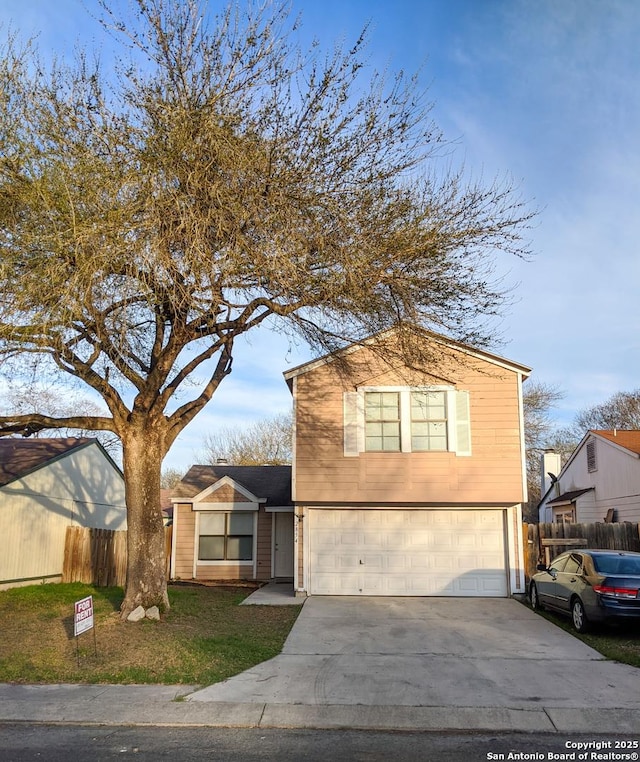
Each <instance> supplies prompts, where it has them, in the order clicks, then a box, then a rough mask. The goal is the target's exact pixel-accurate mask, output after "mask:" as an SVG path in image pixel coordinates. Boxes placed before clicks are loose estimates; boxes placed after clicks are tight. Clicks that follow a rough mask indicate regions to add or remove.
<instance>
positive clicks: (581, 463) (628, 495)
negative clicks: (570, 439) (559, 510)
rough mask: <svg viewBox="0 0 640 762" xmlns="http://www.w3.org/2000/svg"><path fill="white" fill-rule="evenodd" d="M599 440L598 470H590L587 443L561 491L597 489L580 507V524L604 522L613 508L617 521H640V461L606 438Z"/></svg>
mask: <svg viewBox="0 0 640 762" xmlns="http://www.w3.org/2000/svg"><path fill="white" fill-rule="evenodd" d="M595 440H596V464H597V470H596V471H592V472H591V473H590V472H589V470H588V468H587V447H586V441H585V442H584V443H583V445H582V447H581V448H580V451H579V452H577V453H576V455H575V457H574V459H573V461H572V462H571V463H570V464H569V466H568V468H567V470H566V471H565V473H564V474H563V475H562V479H561V483H560V492H570V491H571V490H578V489H586V488H587V487H595V491H594V492H592V493H585V495H581V496H580V497H579V498H578V501H577V504H576V521H577V522H578V523H589V522H592V521H603V520H604V517H605V516H606V515H607V511H608V509H609V508H615V509H616V514H615V517H616V521H633V522H637V521H640V459H638V458H637V457H634V456H633V455H632V454H629V453H628V452H626V451H624V450H621V449H619V448H618V447H617V446H615V445H613V444H610V443H608V442H606V441H603V440H602V439H598V438H595Z"/></svg>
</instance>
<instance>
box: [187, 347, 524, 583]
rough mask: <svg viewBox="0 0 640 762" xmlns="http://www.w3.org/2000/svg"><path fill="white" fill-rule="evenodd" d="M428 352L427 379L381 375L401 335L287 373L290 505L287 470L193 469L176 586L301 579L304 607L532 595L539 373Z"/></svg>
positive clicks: (467, 355)
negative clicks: (531, 421) (318, 598)
mask: <svg viewBox="0 0 640 762" xmlns="http://www.w3.org/2000/svg"><path fill="white" fill-rule="evenodd" d="M425 340H428V341H429V342H431V343H432V350H433V351H432V355H433V357H434V358H435V359H434V361H433V362H432V363H431V365H430V367H428V368H425V369H424V370H423V371H421V372H418V371H416V370H412V371H409V370H408V369H407V368H404V367H400V368H398V367H394V368H393V369H392V368H391V367H390V366H389V364H388V363H386V362H384V361H383V360H381V359H380V352H379V351H378V350H379V349H380V343H381V342H384V341H393V334H384V335H381V336H380V337H374V338H372V339H370V340H369V341H368V342H365V343H363V344H362V345H358V346H353V347H349V348H348V349H346V350H344V351H342V352H340V353H336V354H332V355H328V356H326V357H323V358H321V359H319V360H316V361H313V362H310V363H307V364H305V365H302V366H300V367H298V368H294V369H292V370H290V371H288V372H286V373H285V379H286V381H287V383H288V385H289V388H290V389H291V392H292V396H293V405H294V448H293V449H294V460H293V465H292V468H291V470H290V471H289V472H288V479H289V480H290V482H289V483H288V485H287V489H288V490H289V492H286V491H284V492H283V491H281V488H280V487H281V486H282V482H279V484H280V487H278V488H277V489H276V488H275V483H274V484H273V485H272V487H269V484H270V482H274V479H275V478H276V477H277V478H280V472H279V471H278V468H279V467H274V466H264V467H253V468H251V469H250V468H249V467H244V470H243V467H240V466H237V467H231V466H220V467H218V466H216V467H211V466H194V468H193V469H192V470H191V471H190V472H189V473H188V474H187V476H186V477H185V479H184V480H183V482H182V483H181V484H180V485H179V487H178V488H177V491H176V493H175V495H174V498H173V502H174V544H173V553H172V556H173V557H172V576H173V577H175V578H182V579H192V578H193V579H202V580H206V579H243V578H248V579H255V580H265V581H266V580H268V579H272V578H274V577H275V578H278V577H281V576H285V577H292V578H293V581H294V587H295V590H296V592H297V594H299V595H301V596H303V595H416V596H423V595H441V596H449V595H451V596H508V595H511V594H512V593H518V592H524V589H525V588H524V573H523V562H522V536H521V531H522V530H521V524H522V521H521V506H522V503H523V502H524V501H525V500H526V479H525V466H524V436H523V417H522V382H523V380H524V379H525V378H526V377H527V376H528V374H529V369H528V368H526V367H525V366H523V365H519V364H517V363H513V362H511V361H509V360H505V359H503V358H501V357H498V356H496V355H493V354H490V353H487V352H482V351H477V350H474V349H472V348H471V347H468V346H464V345H460V344H457V343H454V342H450V341H447V340H445V339H443V338H441V337H436V336H432V335H429V336H428V338H425ZM280 468H282V467H280ZM294 561H295V562H294Z"/></svg>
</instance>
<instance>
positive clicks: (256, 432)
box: [203, 413, 293, 466]
mask: <svg viewBox="0 0 640 762" xmlns="http://www.w3.org/2000/svg"><path fill="white" fill-rule="evenodd" d="M292 443H293V419H292V416H291V413H283V414H281V415H274V416H272V417H271V418H265V419H264V420H261V421H256V422H255V423H252V424H248V425H247V426H227V427H223V428H221V429H220V430H218V431H216V432H215V433H212V434H209V435H208V436H207V437H206V439H205V441H204V452H203V462H205V463H216V462H217V461H218V460H219V459H221V458H222V459H224V460H227V461H228V462H229V463H232V464H233V465H235V466H259V465H272V466H280V465H286V464H288V463H291V446H292Z"/></svg>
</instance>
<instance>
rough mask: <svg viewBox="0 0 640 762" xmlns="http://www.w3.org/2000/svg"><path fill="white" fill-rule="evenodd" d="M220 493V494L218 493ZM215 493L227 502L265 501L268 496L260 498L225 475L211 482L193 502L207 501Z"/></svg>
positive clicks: (194, 497)
mask: <svg viewBox="0 0 640 762" xmlns="http://www.w3.org/2000/svg"><path fill="white" fill-rule="evenodd" d="M216 493H219V494H216ZM214 495H216V497H221V498H222V499H223V500H225V501H226V502H230V503H233V502H236V503H237V502H240V503H260V502H262V503H264V502H266V498H260V497H259V496H258V495H254V494H253V493H252V492H250V491H249V490H248V489H247V488H246V487H243V486H242V484H240V483H239V482H237V481H236V480H235V479H232V478H231V477H230V476H228V475H227V476H223V477H222V478H221V479H218V481H216V482H214V483H213V484H211V485H210V486H209V487H207V488H206V489H204V490H202V492H200V493H198V494H197V495H194V496H193V502H194V503H196V502H198V503H200V502H206V499H207V498H211V497H213V496H214Z"/></svg>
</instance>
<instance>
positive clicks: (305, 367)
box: [283, 328, 531, 386]
mask: <svg viewBox="0 0 640 762" xmlns="http://www.w3.org/2000/svg"><path fill="white" fill-rule="evenodd" d="M416 330H418V331H419V332H420V334H422V335H423V336H424V340H425V341H426V342H434V343H436V344H440V345H441V346H445V347H447V348H449V349H453V350H455V351H458V352H461V353H462V354H466V355H469V356H470V357H473V358H476V359H480V360H483V361H485V362H488V363H490V364H492V365H496V366H498V367H501V368H506V369H507V370H511V371H513V372H515V373H519V374H521V375H522V376H523V377H524V378H528V376H529V374H530V373H531V368H529V367H527V366H526V365H522V364H520V363H516V362H513V361H512V360H507V359H506V358H504V357H500V356H499V355H496V354H493V353H492V352H487V351H486V350H483V349H477V348H475V347H472V346H470V345H468V344H463V343H462V342H459V341H455V340H454V339H450V338H448V337H446V336H442V335H440V334H437V333H433V332H431V331H426V330H424V329H421V328H419V329H416ZM394 333H395V330H394V329H389V330H387V331H382V332H381V333H378V334H375V335H374V336H369V337H368V338H366V339H363V340H362V341H361V342H358V343H355V344H350V345H349V346H347V347H344V348H343V349H340V350H338V351H336V352H331V353H329V354H327V355H324V356H322V357H319V358H317V359H315V360H310V361H309V362H306V363H304V364H302V365H298V366H297V367H295V368H291V370H288V371H285V372H284V374H283V375H284V377H285V380H286V381H287V383H288V384H289V386H291V383H292V381H293V379H294V378H295V377H296V376H300V375H302V374H304V373H309V372H310V371H313V370H315V369H316V368H319V367H321V366H323V365H328V364H329V363H332V362H334V361H335V360H337V359H338V358H344V357H345V356H347V355H349V354H351V353H353V352H357V351H359V350H361V349H364V348H366V347H368V346H371V345H372V344H375V343H377V342H380V341H386V340H388V339H389V338H390V337H392V336H393V335H394Z"/></svg>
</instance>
